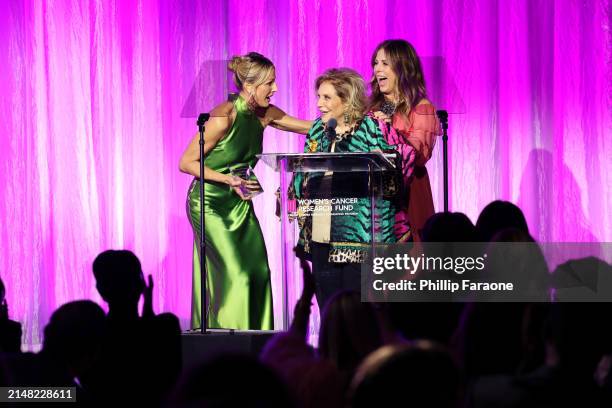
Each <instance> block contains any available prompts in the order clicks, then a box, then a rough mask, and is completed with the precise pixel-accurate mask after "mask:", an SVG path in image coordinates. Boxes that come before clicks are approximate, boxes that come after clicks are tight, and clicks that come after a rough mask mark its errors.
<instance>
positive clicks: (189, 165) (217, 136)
mask: <svg viewBox="0 0 612 408" xmlns="http://www.w3.org/2000/svg"><path fill="white" fill-rule="evenodd" d="M230 126H231V116H230V115H225V116H213V117H212V118H211V119H210V120H209V121H208V124H207V125H206V130H205V131H204V156H206V155H207V154H208V153H209V152H210V151H211V150H212V149H213V148H214V147H215V146H216V145H217V143H219V140H221V138H222V137H223V136H224V135H225V133H226V132H227V130H228V129H229V128H230ZM179 170H180V171H181V172H183V173H186V174H191V175H192V176H194V177H197V178H200V134H199V133H196V135H195V136H194V137H193V139H191V142H190V143H189V146H187V149H186V150H185V152H184V153H183V155H182V156H181V160H180V162H179ZM204 180H208V181H214V182H217V183H224V184H227V185H228V186H231V187H236V188H234V191H236V193H237V194H238V195H239V196H240V198H242V199H248V198H247V197H245V196H244V195H243V194H242V192H241V191H240V189H238V188H237V187H239V186H241V185H242V184H244V183H245V181H244V180H242V179H241V178H240V177H235V176H231V175H229V174H223V173H219V172H218V171H215V170H213V169H211V168H210V167H208V166H204Z"/></svg>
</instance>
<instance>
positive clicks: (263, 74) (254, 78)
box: [228, 52, 274, 91]
mask: <svg viewBox="0 0 612 408" xmlns="http://www.w3.org/2000/svg"><path fill="white" fill-rule="evenodd" d="M228 69H229V70H230V71H232V72H233V73H234V83H235V84H236V87H237V88H238V89H239V90H241V91H242V90H243V89H244V84H251V85H254V86H259V85H261V84H263V83H264V82H266V80H267V79H268V78H269V77H270V75H271V74H272V73H273V72H274V64H273V63H272V61H270V60H269V59H268V58H266V57H264V56H263V55H261V54H259V53H256V52H249V53H248V54H246V55H236V56H234V57H232V59H231V61H230V62H229V64H228Z"/></svg>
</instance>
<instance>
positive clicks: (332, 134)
mask: <svg viewBox="0 0 612 408" xmlns="http://www.w3.org/2000/svg"><path fill="white" fill-rule="evenodd" d="M336 126H338V121H337V120H336V119H334V118H331V119H330V120H328V121H327V124H326V125H325V133H327V137H328V138H329V139H330V140H334V139H335V138H336Z"/></svg>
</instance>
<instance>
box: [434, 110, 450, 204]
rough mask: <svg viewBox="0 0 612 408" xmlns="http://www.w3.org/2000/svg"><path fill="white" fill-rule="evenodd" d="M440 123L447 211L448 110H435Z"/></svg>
mask: <svg viewBox="0 0 612 408" xmlns="http://www.w3.org/2000/svg"><path fill="white" fill-rule="evenodd" d="M436 114H437V115H438V119H440V124H441V125H442V155H443V160H442V161H443V166H444V170H443V175H444V212H448V112H447V111H445V110H439V111H436Z"/></svg>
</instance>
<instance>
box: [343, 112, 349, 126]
mask: <svg viewBox="0 0 612 408" xmlns="http://www.w3.org/2000/svg"><path fill="white" fill-rule="evenodd" d="M348 124H349V114H348V112H344V125H345V126H348Z"/></svg>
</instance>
